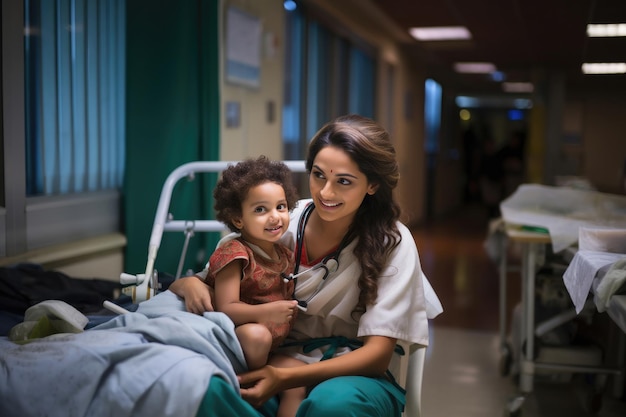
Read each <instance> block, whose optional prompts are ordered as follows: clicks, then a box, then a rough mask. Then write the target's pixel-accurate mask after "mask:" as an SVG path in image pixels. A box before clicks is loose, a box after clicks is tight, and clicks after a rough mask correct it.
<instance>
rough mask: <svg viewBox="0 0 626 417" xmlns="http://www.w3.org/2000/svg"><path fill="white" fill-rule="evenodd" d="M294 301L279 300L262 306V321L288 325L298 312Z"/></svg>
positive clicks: (296, 303)
mask: <svg viewBox="0 0 626 417" xmlns="http://www.w3.org/2000/svg"><path fill="white" fill-rule="evenodd" d="M297 305H298V302H297V301H296V300H280V301H272V302H271V303H266V304H263V306H264V307H265V309H264V310H265V314H264V315H265V317H264V320H263V321H267V322H274V323H279V324H281V323H289V322H290V321H291V319H292V318H293V316H294V315H295V314H296V311H298V308H297Z"/></svg>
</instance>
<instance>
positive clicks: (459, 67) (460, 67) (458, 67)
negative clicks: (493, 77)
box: [454, 62, 496, 74]
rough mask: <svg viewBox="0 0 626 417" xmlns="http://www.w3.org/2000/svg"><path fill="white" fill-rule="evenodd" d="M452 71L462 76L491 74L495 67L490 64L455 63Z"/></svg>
mask: <svg viewBox="0 0 626 417" xmlns="http://www.w3.org/2000/svg"><path fill="white" fill-rule="evenodd" d="M454 70H455V71H456V72H461V73H464V74H491V73H492V72H494V71H496V66H495V65H494V64H492V63H491V62H457V63H455V64H454Z"/></svg>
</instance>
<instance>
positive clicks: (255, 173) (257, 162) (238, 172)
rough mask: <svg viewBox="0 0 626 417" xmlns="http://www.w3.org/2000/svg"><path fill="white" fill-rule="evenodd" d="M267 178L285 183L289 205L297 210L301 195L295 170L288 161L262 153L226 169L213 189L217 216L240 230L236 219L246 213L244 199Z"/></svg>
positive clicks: (230, 227)
mask: <svg viewBox="0 0 626 417" xmlns="http://www.w3.org/2000/svg"><path fill="white" fill-rule="evenodd" d="M266 182H274V183H276V184H278V185H281V186H282V187H283V190H285V198H286V200H287V207H288V208H289V211H291V210H293V208H294V206H295V204H296V201H297V200H298V195H297V191H296V187H295V186H294V185H293V182H292V173H291V170H290V169H289V168H288V167H287V165H285V164H284V163H282V162H279V161H271V160H270V159H268V158H267V157H266V156H264V155H261V156H260V157H258V158H257V159H252V158H250V159H246V160H244V161H242V162H239V163H237V164H236V165H231V166H229V167H228V168H226V169H225V170H224V171H223V172H222V176H221V178H220V179H219V180H218V182H217V185H216V186H215V189H214V190H213V198H214V199H215V205H214V208H215V211H216V215H215V217H216V218H217V220H219V221H221V222H222V223H224V224H226V226H228V228H229V229H230V230H231V231H233V232H236V231H238V230H239V229H237V228H236V227H235V225H234V224H233V219H235V218H238V217H241V216H242V214H243V213H242V212H241V203H242V202H243V200H245V198H246V196H247V195H248V191H249V190H250V188H252V187H256V186H257V185H260V184H263V183H266Z"/></svg>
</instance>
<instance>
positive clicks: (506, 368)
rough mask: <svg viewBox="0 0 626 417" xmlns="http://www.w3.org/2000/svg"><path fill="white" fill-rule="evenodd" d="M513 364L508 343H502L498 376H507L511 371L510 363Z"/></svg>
mask: <svg viewBox="0 0 626 417" xmlns="http://www.w3.org/2000/svg"><path fill="white" fill-rule="evenodd" d="M512 364H513V358H512V355H511V347H510V346H509V344H508V343H505V344H504V345H502V351H501V352H500V363H499V364H498V369H499V371H500V376H503V377H505V376H509V374H510V373H511V365H512Z"/></svg>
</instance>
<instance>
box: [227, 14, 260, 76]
mask: <svg viewBox="0 0 626 417" xmlns="http://www.w3.org/2000/svg"><path fill="white" fill-rule="evenodd" d="M261 32H262V27H261V21H260V19H258V18H256V17H254V16H251V15H249V14H247V13H244V12H242V11H241V10H238V9H236V8H234V7H229V8H228V12H227V17H226V60H225V65H226V71H225V73H226V81H227V82H231V83H234V84H239V85H244V86H247V87H259V85H260V83H261Z"/></svg>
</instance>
